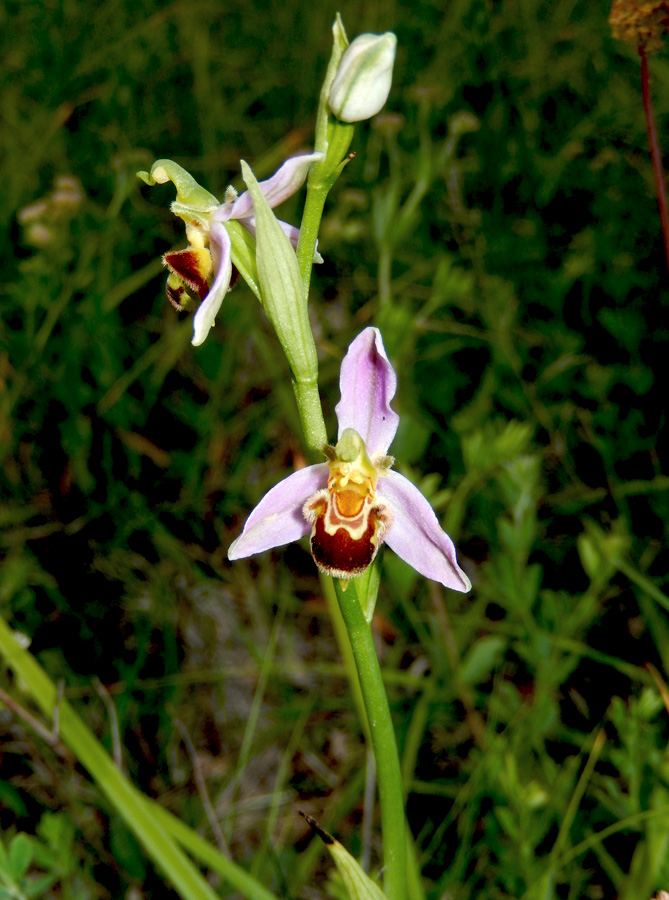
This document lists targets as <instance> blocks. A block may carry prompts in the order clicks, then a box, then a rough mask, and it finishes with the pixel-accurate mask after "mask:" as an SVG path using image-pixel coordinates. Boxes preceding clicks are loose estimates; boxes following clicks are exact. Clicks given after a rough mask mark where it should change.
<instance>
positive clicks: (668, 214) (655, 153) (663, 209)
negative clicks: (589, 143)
mask: <svg viewBox="0 0 669 900" xmlns="http://www.w3.org/2000/svg"><path fill="white" fill-rule="evenodd" d="M639 56H640V57H641V94H642V97H643V109H644V112H645V114H646V127H647V129H648V143H649V145H650V156H651V159H652V162H653V176H654V178H655V192H656V194H657V205H658V208H659V211H660V224H661V225H662V237H663V239H664V255H665V258H666V260H667V269H669V208H668V207H667V191H666V187H665V179H664V167H663V166H662V155H661V153H660V145H659V142H658V139H657V131H656V129H655V119H654V117H653V105H652V100H651V96H650V72H649V69H648V56H647V55H646V51H645V50H644V48H643V47H639Z"/></svg>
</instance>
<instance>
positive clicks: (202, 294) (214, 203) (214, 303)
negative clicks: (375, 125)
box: [137, 153, 323, 347]
mask: <svg viewBox="0 0 669 900" xmlns="http://www.w3.org/2000/svg"><path fill="white" fill-rule="evenodd" d="M322 156H323V154H322V153H310V154H304V155H301V156H294V157H292V158H291V159H288V160H286V162H284V163H283V165H282V166H281V167H280V168H279V169H277V171H276V172H275V173H274V175H272V177H271V178H269V179H267V181H262V182H261V183H260V188H261V190H262V192H263V194H264V195H265V197H266V199H267V202H268V203H269V205H270V206H271V207H272V208H273V207H275V206H279V204H281V203H283V202H284V201H285V200H287V199H288V198H289V197H291V196H292V195H293V194H294V193H296V191H298V190H299V189H300V188H301V187H302V185H303V184H304V182H305V180H306V177H307V173H308V171H309V166H311V164H312V163H314V162H316V161H317V160H320V159H322ZM137 174H138V175H139V177H140V178H142V180H143V181H145V182H146V183H147V184H156V182H157V183H159V184H165V183H166V182H167V181H172V182H173V183H174V185H175V187H176V188H177V199H176V200H175V202H174V203H173V204H172V207H171V208H172V212H174V213H175V215H177V216H179V217H180V218H181V219H183V220H184V222H185V223H186V237H187V238H188V248H187V249H186V250H177V251H175V252H172V253H166V254H165V255H164V257H163V262H164V263H165V265H166V266H167V268H168V269H169V271H170V275H169V277H168V279H167V296H168V298H169V300H170V302H171V303H172V304H173V305H174V306H175V307H176V308H177V309H183V308H184V306H185V305H186V304H187V303H188V301H189V300H190V295H191V292H193V293H195V294H197V296H198V297H199V299H200V301H201V302H200V306H199V307H198V310H197V312H196V313H195V317H194V319H193V344H194V345H195V346H196V347H197V346H199V345H200V344H202V343H203V341H204V340H205V338H206V337H207V335H208V334H209V330H210V328H211V326H212V325H213V324H214V319H215V318H216V315H217V313H218V311H219V309H220V308H221V303H222V302H223V298H224V297H225V295H226V294H227V292H228V291H229V289H230V282H231V278H232V254H231V250H232V243H231V240H230V235H229V233H228V230H227V228H226V224H225V223H226V222H231V221H237V222H239V223H240V225H243V226H244V227H245V228H246V229H247V230H248V231H250V232H251V234H255V220H254V215H253V203H252V201H251V196H250V194H249V192H248V191H244V193H243V194H240V195H239V196H237V191H236V190H235V189H234V188H233V187H229V188H228V189H227V190H226V192H225V197H224V200H223V203H219V201H218V200H217V199H216V197H214V195H213V194H210V193H209V192H208V191H206V190H205V189H204V188H202V187H200V185H199V184H198V183H197V182H196V181H195V179H194V178H193V177H192V176H191V175H190V174H189V173H188V172H186V171H185V169H182V168H181V166H179V165H177V163H175V162H172V160H169V159H159V160H158V161H157V162H155V163H154V164H153V166H152V167H151V171H150V172H148V173H147V172H138V173H137ZM279 224H280V225H281V228H282V229H283V231H284V232H285V233H286V234H287V235H288V237H289V239H290V241H291V243H292V244H293V246H294V247H296V246H297V241H298V238H299V230H298V229H297V228H295V227H294V226H292V225H288V224H287V223H286V222H280V223H279ZM319 259H320V258H319V257H317V260H319Z"/></svg>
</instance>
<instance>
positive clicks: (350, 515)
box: [228, 328, 471, 592]
mask: <svg viewBox="0 0 669 900" xmlns="http://www.w3.org/2000/svg"><path fill="white" fill-rule="evenodd" d="M339 383H340V389H341V400H340V402H339V403H338V404H337V407H336V410H335V411H336V414H337V421H338V426H339V431H338V441H337V445H336V446H335V447H326V448H324V452H325V455H326V457H327V462H325V463H319V464H317V465H313V466H308V467H306V468H303V469H299V470H298V471H296V472H294V473H293V474H292V475H289V476H288V477H287V478H284V480H283V481H281V482H279V484H277V485H276V486H275V487H273V488H272V489H271V490H270V491H269V492H268V493H267V494H265V496H264V497H263V498H262V500H261V501H260V503H259V504H258V505H257V506H256V508H255V509H254V510H253V512H252V513H251V515H250V516H249V517H248V519H247V521H246V524H245V525H244V529H243V531H242V533H241V535H240V536H239V537H238V538H237V540H236V541H234V542H233V544H232V545H231V547H230V550H229V552H228V558H229V559H231V560H236V559H243V558H245V557H247V556H252V555H253V554H255V553H261V552H262V551H264V550H269V549H271V548H273V547H279V546H282V545H283V544H288V543H290V542H291V541H296V540H299V538H301V537H304V536H306V535H308V534H310V535H311V538H310V540H311V552H312V555H313V557H314V560H315V562H316V564H317V566H318V567H319V569H321V571H323V572H325V573H326V574H328V575H331V576H333V577H335V578H341V579H350V578H354V577H355V576H357V575H360V574H362V573H363V572H364V571H365V569H366V568H367V567H368V566H369V565H370V564H371V563H372V561H373V560H374V557H375V556H376V554H377V552H378V550H379V548H380V546H381V544H383V543H386V544H387V545H388V546H389V547H390V548H391V550H394V551H395V553H397V555H398V556H400V557H401V558H402V559H403V560H404V561H405V562H407V563H409V565H410V566H413V568H414V569H416V571H418V572H420V574H421V575H424V576H425V577H426V578H431V579H433V580H434V581H438V582H440V583H441V584H443V585H445V586H446V587H449V588H453V589H454V590H456V591H463V592H464V591H468V590H469V589H470V588H471V583H470V581H469V578H468V577H467V576H466V574H465V573H464V572H463V571H462V569H461V568H460V566H459V565H458V561H457V557H456V552H455V547H454V546H453V542H452V541H451V539H450V538H449V537H448V535H447V534H446V533H445V532H444V531H443V530H442V528H441V526H440V525H439V522H438V521H437V517H436V515H435V513H434V510H433V509H432V507H431V506H430V504H429V502H428V501H427V500H426V498H425V497H424V496H423V495H422V494H421V492H420V491H419V490H418V488H417V487H415V485H413V484H412V483H411V482H410V481H409V480H408V479H407V478H405V477H404V476H403V475H400V474H399V472H394V471H393V470H392V468H391V467H392V465H393V462H394V460H393V458H392V457H390V456H387V451H388V448H389V447H390V444H391V442H392V440H393V438H394V437H395V433H396V431H397V426H398V424H399V416H398V415H397V413H396V412H395V411H394V410H393V409H391V407H390V401H391V400H392V398H393V397H394V395H395V390H396V387H397V377H396V375H395V371H394V369H393V367H392V366H391V364H390V361H389V360H388V357H387V355H386V351H385V348H384V346H383V340H382V338H381V332H380V331H379V330H378V329H377V328H366V329H365V330H364V331H362V332H361V333H360V334H359V335H358V336H357V337H356V338H355V340H354V341H353V342H352V343H351V345H350V346H349V348H348V352H347V353H346V356H345V357H344V360H343V362H342V365H341V371H340V382H339Z"/></svg>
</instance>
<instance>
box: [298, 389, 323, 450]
mask: <svg viewBox="0 0 669 900" xmlns="http://www.w3.org/2000/svg"><path fill="white" fill-rule="evenodd" d="M293 391H294V392H295V401H296V403H297V408H298V411H299V413H300V422H301V423H302V431H303V432H304V439H305V440H306V442H307V448H308V449H309V450H312V451H314V452H315V451H319V450H322V449H323V445H324V444H327V442H328V433H327V431H326V428H325V420H324V419H323V408H322V406H321V398H320V395H319V393H318V382H317V381H315V380H314V381H297V380H295V379H293Z"/></svg>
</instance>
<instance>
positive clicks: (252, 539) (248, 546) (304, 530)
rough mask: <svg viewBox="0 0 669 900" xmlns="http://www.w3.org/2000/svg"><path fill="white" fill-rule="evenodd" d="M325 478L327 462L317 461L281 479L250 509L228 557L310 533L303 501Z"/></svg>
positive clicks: (317, 488)
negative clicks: (314, 464)
mask: <svg viewBox="0 0 669 900" xmlns="http://www.w3.org/2000/svg"><path fill="white" fill-rule="evenodd" d="M327 480H328V465H327V463H319V464H318V465H316V466H307V467H306V468H304V469H298V470H297V472H293V474H292V475H289V476H288V477H287V478H284V479H283V481H280V482H279V483H278V484H277V485H275V487H273V488H272V490H271V491H268V493H266V494H265V496H264V497H263V498H262V500H261V501H260V503H259V504H258V505H257V506H256V507H255V509H254V510H253V511H252V513H251V515H250V516H249V517H248V519H247V520H246V524H245V525H244V530H243V531H242V533H241V534H240V536H239V537H238V538H237V540H236V541H233V543H232V544H231V545H230V549H229V550H228V559H244V558H245V557H247V556H252V555H253V554H254V553H262V552H263V550H270V549H271V548H272V547H281V546H282V545H283V544H289V543H290V542H291V541H296V540H298V539H299V538H301V537H304V535H306V534H309V532H310V531H311V525H310V524H309V522H307V520H306V519H305V518H304V516H303V514H302V507H303V506H304V502H305V500H307V499H308V498H309V497H310V496H311V495H312V494H315V493H316V491H319V490H321V488H324V487H325V486H326V484H327Z"/></svg>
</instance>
